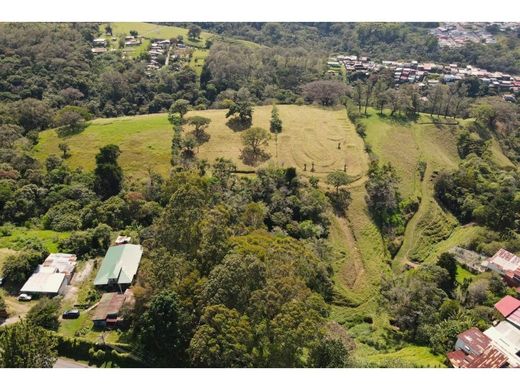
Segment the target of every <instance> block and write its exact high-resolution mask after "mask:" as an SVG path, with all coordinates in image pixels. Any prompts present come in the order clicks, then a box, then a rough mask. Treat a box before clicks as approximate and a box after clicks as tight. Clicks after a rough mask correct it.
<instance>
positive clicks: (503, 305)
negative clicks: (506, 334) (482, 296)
mask: <svg viewBox="0 0 520 390" xmlns="http://www.w3.org/2000/svg"><path fill="white" fill-rule="evenodd" d="M518 308H520V300H518V299H516V298H514V297H512V296H510V295H507V296H505V297H504V298H502V299H501V300H500V301H498V302H497V303H495V309H497V310H498V311H499V312H500V314H502V315H503V316H504V317H507V316H509V315H510V314H511V313H513V312H514V311H515V310H516V309H518Z"/></svg>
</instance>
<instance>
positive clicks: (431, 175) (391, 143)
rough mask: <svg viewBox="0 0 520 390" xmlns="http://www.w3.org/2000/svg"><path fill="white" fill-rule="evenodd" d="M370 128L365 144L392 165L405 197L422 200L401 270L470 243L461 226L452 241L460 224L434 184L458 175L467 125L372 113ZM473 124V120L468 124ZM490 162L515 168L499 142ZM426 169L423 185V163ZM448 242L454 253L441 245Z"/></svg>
mask: <svg viewBox="0 0 520 390" xmlns="http://www.w3.org/2000/svg"><path fill="white" fill-rule="evenodd" d="M369 114H370V115H369V117H367V118H366V119H364V120H363V123H365V125H366V133H367V136H366V142H367V143H368V144H369V145H370V147H371V150H372V152H373V154H374V155H375V156H376V157H377V158H378V159H380V160H381V161H382V162H390V163H392V165H393V166H394V167H395V168H396V171H397V173H398V175H399V177H400V179H401V182H400V186H399V187H400V191H401V193H402V195H403V197H405V198H406V197H411V198H414V199H418V200H420V204H419V209H418V210H417V212H416V213H415V215H414V216H413V217H412V219H411V220H410V221H409V222H408V224H407V227H406V231H405V237H404V241H403V245H402V246H401V248H400V250H399V252H398V253H397V255H396V256H395V259H396V263H395V265H396V266H398V265H400V264H402V263H404V262H407V261H432V260H434V259H436V258H437V256H438V255H439V254H440V253H441V250H440V249H443V250H447V249H450V248H451V247H453V246H455V245H460V244H463V243H466V244H467V243H468V242H469V241H470V240H471V238H472V237H474V229H470V228H469V227H459V228H458V230H457V234H456V235H454V236H453V237H452V234H453V232H454V228H455V227H456V226H457V225H458V223H457V220H456V218H455V217H453V216H452V215H451V214H450V213H449V212H447V211H446V210H443V209H442V208H441V207H440V206H439V205H438V203H437V201H436V200H435V199H434V197H433V194H434V189H433V183H434V179H435V177H436V176H437V175H438V173H439V172H440V171H442V170H454V169H456V168H457V166H458V164H459V163H460V161H461V160H460V157H459V155H458V153H457V138H458V136H459V135H460V133H461V132H462V131H463V130H462V126H463V125H464V123H465V121H458V122H454V121H453V120H442V119H440V120H439V119H437V118H435V119H436V120H435V123H434V121H433V119H432V117H431V116H429V115H426V114H421V115H420V116H419V118H418V119H417V121H416V122H412V121H405V120H400V119H399V118H392V117H390V116H388V115H385V114H383V115H380V114H378V113H376V112H375V111H374V110H369ZM468 121H469V120H468ZM490 151H491V160H492V161H494V162H496V163H497V164H499V165H500V166H512V163H511V161H510V160H509V159H508V158H507V157H506V156H505V155H504V154H503V153H502V152H501V150H500V147H499V146H498V144H497V142H496V140H495V139H492V140H491V146H490ZM421 161H422V162H424V163H425V166H426V169H425V172H424V179H423V180H422V181H421V177H420V173H419V164H420V162H421ZM447 239H450V241H449V242H450V244H451V246H450V248H446V245H442V243H443V242H444V241H445V240H447Z"/></svg>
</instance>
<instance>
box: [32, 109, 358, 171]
mask: <svg viewBox="0 0 520 390" xmlns="http://www.w3.org/2000/svg"><path fill="white" fill-rule="evenodd" d="M278 108H279V112H280V118H281V119H282V121H283V131H282V133H281V134H280V135H279V136H278V148H276V143H275V140H274V138H273V139H272V140H271V141H270V144H269V147H268V148H267V150H268V152H269V153H270V155H271V158H270V160H268V161H266V162H265V163H264V164H263V165H267V164H269V163H270V162H277V163H279V164H280V165H282V166H294V167H296V168H298V170H299V172H300V173H302V174H306V175H310V174H311V172H310V169H311V164H312V162H314V163H315V169H316V172H315V173H314V175H316V176H319V177H323V176H324V175H326V174H327V173H329V172H331V171H333V170H335V169H343V166H344V165H345V164H346V165H347V172H348V173H349V174H350V175H353V176H359V175H361V174H362V173H363V172H364V168H365V165H366V156H365V154H364V152H363V143H362V140H361V139H360V138H359V137H358V136H357V134H356V132H355V130H354V127H353V126H352V124H350V122H349V121H348V119H347V118H346V114H345V111H344V110H325V109H321V108H318V107H312V106H296V105H287V106H282V105H280V106H279V107H278ZM225 114H226V110H206V111H194V112H189V113H188V114H187V117H190V116H193V115H202V116H205V117H208V118H210V119H211V121H212V122H211V124H210V126H209V128H208V129H207V132H208V134H210V136H211V139H210V141H209V142H208V143H205V144H203V145H202V146H201V147H200V149H199V152H198V157H199V158H201V159H207V160H208V161H209V162H213V161H214V160H215V158H217V157H226V158H231V159H232V160H233V161H234V162H235V163H236V164H237V167H238V168H239V169H249V170H250V169H253V168H252V167H249V166H246V165H245V164H243V163H242V162H241V160H240V159H239V156H240V151H241V149H242V142H241V137H240V132H235V131H233V130H231V129H230V128H229V127H228V126H227V125H226V121H227V120H226V118H225ZM270 117H271V107H270V106H258V107H255V109H254V113H253V125H254V126H260V127H263V128H266V129H268V128H269V121H270ZM185 131H189V128H188V126H185ZM172 134H173V133H172V130H171V125H170V123H169V122H168V120H167V115H166V114H151V115H142V116H135V117H122V118H107V119H96V120H94V121H93V122H92V123H91V124H90V126H88V127H87V128H86V129H85V130H84V131H83V132H82V133H80V134H77V135H73V136H70V137H67V138H65V139H63V138H59V137H58V135H57V134H56V132H55V131H54V130H47V131H44V132H42V133H41V134H40V143H39V144H38V145H37V146H36V148H35V156H36V157H37V158H39V159H40V160H44V159H45V158H46V157H47V156H48V155H49V154H60V151H59V149H58V144H59V143H60V142H66V143H67V144H68V145H69V146H70V148H71V155H72V156H71V157H70V158H69V159H68V160H67V162H68V164H69V165H70V166H72V167H83V168H85V169H89V170H91V169H93V168H94V165H95V159H94V157H95V155H96V153H97V152H98V150H99V148H100V147H101V146H104V145H107V144H110V143H114V144H117V145H119V147H120V148H121V150H122V153H121V156H120V164H121V166H122V167H123V169H124V172H125V175H126V177H127V178H128V179H130V180H133V179H139V178H143V177H144V176H145V175H146V174H147V172H148V169H153V170H155V171H157V172H159V173H161V174H163V175H167V174H168V172H169V169H170V145H171V139H172ZM338 143H340V144H341V149H338V148H337V146H338ZM276 149H278V153H277V151H276ZM277 154H278V158H276V155H277ZM304 164H307V172H303V169H304Z"/></svg>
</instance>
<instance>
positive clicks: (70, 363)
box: [54, 358, 88, 368]
mask: <svg viewBox="0 0 520 390" xmlns="http://www.w3.org/2000/svg"><path fill="white" fill-rule="evenodd" d="M54 368H88V366H87V365H86V364H83V363H78V362H76V361H74V360H69V359H65V358H58V360H57V361H56V364H54Z"/></svg>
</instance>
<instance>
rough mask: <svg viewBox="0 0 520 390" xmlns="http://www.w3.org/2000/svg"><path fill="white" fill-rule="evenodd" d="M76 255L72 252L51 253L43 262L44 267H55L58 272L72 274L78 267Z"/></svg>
mask: <svg viewBox="0 0 520 390" xmlns="http://www.w3.org/2000/svg"><path fill="white" fill-rule="evenodd" d="M76 260H77V257H76V255H73V254H70V253H51V254H50V255H49V256H47V258H46V259H45V261H44V262H43V264H42V265H43V266H44V267H54V268H56V269H57V270H58V272H62V273H64V274H67V275H71V274H72V273H73V272H74V269H75V268H76Z"/></svg>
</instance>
